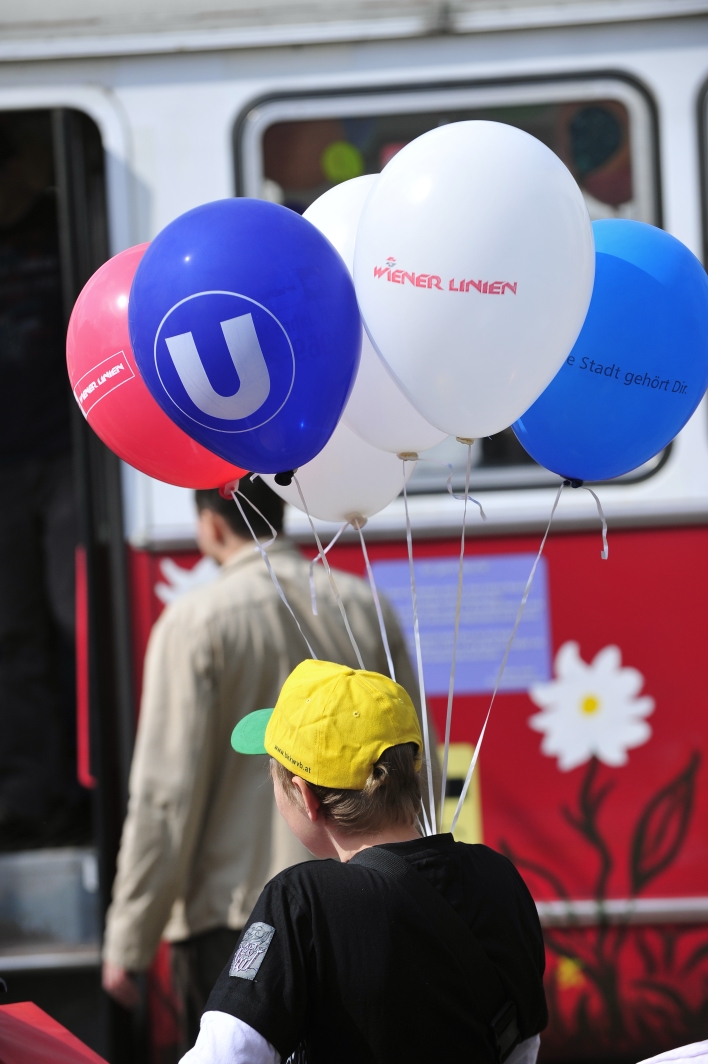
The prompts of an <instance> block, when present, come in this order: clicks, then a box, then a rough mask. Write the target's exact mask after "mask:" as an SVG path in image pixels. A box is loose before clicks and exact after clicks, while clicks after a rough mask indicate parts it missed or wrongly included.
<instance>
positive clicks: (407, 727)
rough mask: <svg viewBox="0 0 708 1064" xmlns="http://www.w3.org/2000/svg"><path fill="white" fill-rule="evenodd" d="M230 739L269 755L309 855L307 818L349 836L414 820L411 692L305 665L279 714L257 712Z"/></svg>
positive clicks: (373, 678)
mask: <svg viewBox="0 0 708 1064" xmlns="http://www.w3.org/2000/svg"><path fill="white" fill-rule="evenodd" d="M231 742H232V745H233V747H234V749H236V750H238V751H239V752H241V753H269V754H270V755H271V775H272V777H273V783H274V786H275V796H276V802H277V804H278V808H279V809H280V811H281V813H282V814H283V816H284V817H285V819H286V821H287V822H288V824H289V825H290V827H291V828H292V829H293V831H295V833H296V834H297V835H298V837H299V838H300V839H301V841H302V842H304V843H305V845H306V846H308V848H310V849H313V846H314V847H316V846H317V840H316V839H315V838H314V836H313V832H312V831H311V830H310V829H309V828H308V824H307V821H308V819H309V820H310V821H312V822H314V821H315V820H317V819H319V820H320V821H324V822H326V824H327V827H328V829H329V830H331V831H334V832H336V833H338V834H339V835H341V836H357V835H359V836H362V835H367V834H378V833H379V832H381V831H383V830H386V829H387V828H389V827H394V826H395V825H401V826H413V825H415V823H416V820H417V818H418V815H419V813H420V806H421V793H420V781H419V775H418V773H419V770H420V763H421V749H422V740H421V735H420V725H419V723H418V717H417V715H416V712H415V709H414V707H413V703H412V702H411V700H410V697H409V696H408V694H407V693H406V691H405V690H404V689H403V688H402V687H400V686H399V685H398V684H396V683H394V682H393V681H392V680H389V679H388V678H387V677H386V676H381V675H380V674H379V673H375V672H365V671H363V670H356V669H350V668H347V667H345V666H342V665H335V664H332V663H331V662H328V661H304V662H302V664H300V665H298V667H297V668H296V669H295V670H294V671H293V672H292V673H291V675H290V676H289V677H288V679H287V680H286V682H285V684H284V685H283V689H282V691H281V693H280V697H279V698H278V701H277V703H276V706H275V709H273V710H259V711H258V712H256V713H251V714H249V716H248V717H245V718H244V719H243V720H242V721H240V722H239V724H238V725H237V726H236V728H235V729H234V734H233V736H232V740H231ZM315 813H316V815H315ZM313 852H315V850H314V849H313Z"/></svg>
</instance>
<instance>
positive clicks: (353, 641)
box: [293, 475, 364, 669]
mask: <svg viewBox="0 0 708 1064" xmlns="http://www.w3.org/2000/svg"><path fill="white" fill-rule="evenodd" d="M293 481H294V482H295V486H296V487H297V490H298V494H299V496H300V502H301V503H302V506H303V509H304V511H305V513H306V514H307V520H308V521H309V522H310V528H311V529H312V534H313V536H314V537H315V543H316V544H317V550H318V551H319V553H320V558H321V559H322V565H323V566H324V570H325V572H326V573H327V576H328V577H329V582H330V584H331V586H332V591H333V592H334V597H335V599H336V600H337V605H338V606H339V612H340V613H341V615H342V620H343V621H344V627H345V628H346V630H347V635H348V636H349V641H350V642H351V645H352V647H353V649H354V653H355V654H356V660H357V661H358V663H359V668H360V669H363V668H364V662H363V660H362V657H361V654H360V652H359V647H358V646H357V642H356V639H355V638H354V633H353V632H352V630H351V627H350V625H349V618H348V617H347V611H346V610H345V608H344V603H343V602H342V596H341V595H340V594H339V588H338V587H337V584H336V582H335V579H334V574H333V573H332V570H331V569H330V566H329V562H328V561H327V555H326V554H325V552H324V550H323V549H322V543H321V542H320V537H319V536H318V535H317V529H316V528H315V523H314V521H313V520H312V517H311V516H310V511H309V510H308V508H307V503H306V502H305V496H304V495H303V494H302V488H301V487H300V481H299V480H298V479H297V477H296V476H294V475H293Z"/></svg>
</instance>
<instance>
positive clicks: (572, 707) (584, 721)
mask: <svg viewBox="0 0 708 1064" xmlns="http://www.w3.org/2000/svg"><path fill="white" fill-rule="evenodd" d="M555 674H556V679H555V680H551V681H549V682H548V683H538V684H534V685H533V686H532V687H531V688H530V690H529V697H530V698H531V701H532V702H535V703H536V705H537V706H539V707H540V709H541V712H540V713H536V714H535V716H533V717H531V718H529V725H530V727H532V728H533V729H534V731H538V732H542V733H543V740H542V741H541V750H542V752H543V753H544V754H545V755H546V756H547V757H556V758H557V759H558V768H559V769H560V770H561V772H569V771H570V770H571V769H574V768H577V767H578V765H583V764H585V762H586V761H589V760H590V759H591V758H592V757H596V758H597V759H598V760H599V761H602V762H603V763H604V764H605V765H611V766H612V767H613V768H616V767H618V766H620V765H624V764H626V763H627V751H628V750H632V749H634V748H635V747H637V746H641V745H642V744H643V743H645V742H646V741H647V740H648V739H649V738H650V737H651V728H650V726H649V724H648V723H647V721H646V719H645V718H646V717H648V716H649V714H650V713H652V711H653V709H654V699H653V698H649V697H648V696H647V695H643V696H641V697H637V696H638V695H639V692H640V691H641V689H642V687H643V686H644V677H643V676H642V674H641V673H640V672H639V671H638V670H637V669H631V668H626V667H625V668H623V667H622V655H621V653H620V650H619V647H616V646H607V647H604V648H603V649H602V650H601V651H600V652H599V653H598V654H597V655H596V656H595V658H594V659H593V661H592V662H591V663H590V664H588V663H587V662H585V661H583V659H582V658H581V656H580V648H579V646H578V644H577V643H574V642H568V643H564V644H563V646H562V647H561V648H560V650H559V651H558V653H557V654H556V658H555Z"/></svg>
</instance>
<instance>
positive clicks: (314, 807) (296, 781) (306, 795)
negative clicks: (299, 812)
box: [292, 776, 320, 824]
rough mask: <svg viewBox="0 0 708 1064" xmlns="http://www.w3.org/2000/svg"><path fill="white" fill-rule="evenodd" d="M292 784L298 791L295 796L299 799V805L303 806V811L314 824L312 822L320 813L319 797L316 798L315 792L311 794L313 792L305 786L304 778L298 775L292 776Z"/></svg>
mask: <svg viewBox="0 0 708 1064" xmlns="http://www.w3.org/2000/svg"><path fill="white" fill-rule="evenodd" d="M292 784H293V787H294V788H295V790H296V791H298V792H299V793H298V796H297V797H298V798H299V799H300V803H299V804H300V805H301V806H304V812H305V813H306V815H307V817H308V819H309V820H311V821H312V823H313V824H314V822H315V821H316V820H317V819H318V817H319V815H320V814H319V810H320V801H319V798H317V797H316V796H315V794H313V792H312V791H311V790H310V788H309V787H308V786H307V783H306V782H305V780H303V779H301V778H300V776H293V780H292Z"/></svg>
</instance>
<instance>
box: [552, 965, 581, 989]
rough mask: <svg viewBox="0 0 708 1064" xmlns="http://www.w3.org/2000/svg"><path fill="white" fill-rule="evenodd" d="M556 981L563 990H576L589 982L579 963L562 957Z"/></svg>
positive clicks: (557, 968)
mask: <svg viewBox="0 0 708 1064" xmlns="http://www.w3.org/2000/svg"><path fill="white" fill-rule="evenodd" d="M556 980H557V982H558V986H559V987H560V989H561V990H574V989H575V988H576V987H579V986H582V985H583V984H584V983H585V982H587V980H586V978H585V976H584V975H583V968H582V965H581V963H580V962H579V961H576V960H574V959H573V958H571V957H560V958H559V959H558V964H557V965H556Z"/></svg>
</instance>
